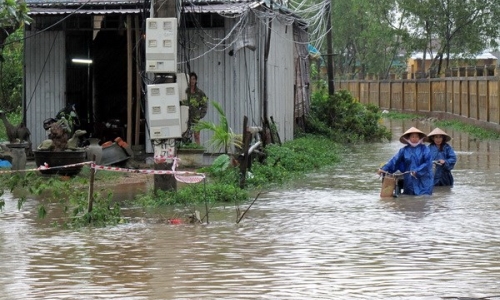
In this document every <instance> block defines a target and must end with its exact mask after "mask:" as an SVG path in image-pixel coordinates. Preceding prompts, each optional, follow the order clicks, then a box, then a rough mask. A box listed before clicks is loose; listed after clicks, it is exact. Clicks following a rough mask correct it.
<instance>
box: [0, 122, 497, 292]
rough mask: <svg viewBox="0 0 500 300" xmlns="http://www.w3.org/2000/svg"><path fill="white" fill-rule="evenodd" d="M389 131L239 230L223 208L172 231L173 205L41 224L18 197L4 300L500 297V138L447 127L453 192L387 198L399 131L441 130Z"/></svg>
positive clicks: (1, 228)
mask: <svg viewBox="0 0 500 300" xmlns="http://www.w3.org/2000/svg"><path fill="white" fill-rule="evenodd" d="M387 125H388V126H390V127H391V128H392V130H393V133H394V137H395V139H394V141H393V142H391V143H378V144H370V145H360V146H357V147H355V148H353V149H351V150H350V151H349V154H348V155H347V154H346V157H345V161H344V162H343V163H342V164H341V165H338V166H335V167H332V168H330V169H327V170H323V171H321V172H317V173H313V174H308V175H307V176H306V177H305V178H304V179H302V180H300V181H297V182H295V183H294V184H293V188H283V189H280V190H274V191H269V192H268V193H265V194H263V195H262V196H261V197H260V198H259V200H257V202H256V203H255V204H254V206H252V209H251V210H250V211H249V212H248V214H247V216H246V217H245V219H244V220H243V222H242V223H240V224H235V219H236V214H235V209H234V207H233V206H232V205H228V204H226V205H219V206H214V207H213V208H212V210H211V215H210V219H211V220H212V222H211V223H210V224H209V225H189V224H183V225H169V224H166V223H165V222H162V221H161V218H159V217H158V215H160V216H161V215H162V214H164V215H168V213H169V212H168V211H164V212H163V211H158V212H157V214H156V215H155V216H154V220H153V221H151V219H148V217H149V216H150V214H148V213H147V212H145V211H143V210H141V209H128V210H127V211H126V214H127V215H130V216H131V220H133V222H132V223H130V224H124V225H121V226H117V227H113V228H104V229H83V230H81V231H76V232H75V231H64V230H60V229H55V228H52V227H50V226H49V224H46V223H43V222H40V221H39V220H38V219H37V217H36V208H37V204H38V203H37V201H36V200H33V199H28V201H27V203H26V204H25V207H24V209H23V210H22V211H19V210H17V200H16V199H13V197H12V195H10V194H7V197H5V201H6V206H5V208H4V210H3V211H2V212H1V213H0V265H1V266H2V268H1V269H0V275H1V276H0V299H442V298H443V297H476V298H477V297H486V296H493V295H498V294H499V290H500V287H499V281H498V278H500V263H499V261H500V238H499V237H498V234H497V224H498V223H500V202H498V201H497V194H498V192H499V186H500V185H499V182H498V181H499V180H500V179H498V178H499V176H496V175H497V174H498V173H499V172H500V167H499V161H498V160H499V148H500V146H499V143H498V142H497V141H484V142H479V141H475V140H473V139H471V138H470V137H469V136H467V135H466V134H464V133H460V132H454V131H451V130H446V131H447V132H449V133H450V135H451V136H452V137H453V140H452V145H453V147H454V148H455V150H456V152H457V155H458V157H459V161H458V163H457V166H456V170H455V171H454V176H455V183H456V185H455V186H454V187H453V188H451V189H450V188H446V187H440V188H437V189H436V190H435V191H434V194H433V195H432V196H429V197H426V196H422V197H411V196H405V195H403V196H401V197H399V198H390V199H381V198H380V197H379V192H380V186H381V181H380V178H378V176H376V175H375V171H376V169H377V168H378V167H379V166H380V164H381V163H384V162H385V161H387V160H388V159H389V158H390V157H391V156H392V155H394V153H395V152H396V151H397V150H398V149H399V148H401V146H402V144H400V143H399V141H398V139H397V138H396V137H399V136H400V135H401V134H402V133H403V132H404V131H406V129H408V128H409V127H411V126H416V127H418V128H419V129H421V130H422V131H425V132H429V131H430V130H431V129H432V128H431V125H430V124H427V123H419V122H417V121H404V122H403V121H388V123H387ZM136 188H137V189H140V188H141V187H136ZM121 190H122V191H123V190H124V189H121ZM133 193H134V189H129V190H127V191H125V192H124V193H123V194H119V196H117V197H118V198H121V197H129V196H130V194H133ZM242 207H246V204H245V205H242ZM174 212H175V211H174ZM179 213H180V212H179ZM490 299H494V297H490ZM497 299H500V297H497Z"/></svg>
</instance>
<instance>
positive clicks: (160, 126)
mask: <svg viewBox="0 0 500 300" xmlns="http://www.w3.org/2000/svg"><path fill="white" fill-rule="evenodd" d="M147 93H148V94H147V107H148V117H149V118H148V119H149V120H148V125H149V135H150V138H151V139H175V138H181V137H182V131H181V109H180V104H179V86H178V84H177V83H163V84H151V85H148V86H147Z"/></svg>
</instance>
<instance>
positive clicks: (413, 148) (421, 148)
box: [377, 127, 434, 195]
mask: <svg viewBox="0 0 500 300" xmlns="http://www.w3.org/2000/svg"><path fill="white" fill-rule="evenodd" d="M426 137H427V136H426V135H425V133H423V132H422V131H420V130H419V129H417V128H415V127H412V128H410V129H408V130H407V131H406V132H405V133H404V134H403V135H402V136H401V137H400V138H399V141H400V142H401V143H403V144H405V145H406V146H404V147H403V148H401V149H399V151H398V153H396V155H394V156H393V157H392V158H391V159H390V160H389V161H388V162H387V163H386V164H385V165H384V166H383V167H381V168H380V169H378V171H377V174H378V175H381V174H382V173H395V172H396V171H398V170H399V171H401V172H402V173H405V172H408V173H406V174H405V175H404V185H403V194H406V195H432V189H433V187H434V184H433V183H434V182H433V179H434V176H433V173H432V158H431V152H430V150H429V148H428V147H427V146H426V145H425V144H424V141H425V139H426Z"/></svg>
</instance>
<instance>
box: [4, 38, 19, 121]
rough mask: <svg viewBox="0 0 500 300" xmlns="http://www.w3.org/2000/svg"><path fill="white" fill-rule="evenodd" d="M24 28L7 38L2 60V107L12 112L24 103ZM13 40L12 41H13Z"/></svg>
mask: <svg viewBox="0 0 500 300" xmlns="http://www.w3.org/2000/svg"><path fill="white" fill-rule="evenodd" d="M22 37H23V30H22V29H18V30H17V31H15V32H14V33H13V34H11V35H10V36H9V37H8V38H7V40H6V41H7V43H6V46H5V47H4V49H3V57H4V58H5V60H4V61H0V107H1V108H2V110H4V111H7V112H12V111H14V110H15V109H17V108H18V107H20V106H21V104H22V90H23V43H22ZM11 41H12V42H11Z"/></svg>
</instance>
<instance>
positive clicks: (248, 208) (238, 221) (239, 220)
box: [236, 192, 262, 224]
mask: <svg viewBox="0 0 500 300" xmlns="http://www.w3.org/2000/svg"><path fill="white" fill-rule="evenodd" d="M260 194H262V192H259V193H258V194H257V196H255V199H253V201H252V203H250V205H249V206H248V207H247V209H246V210H245V211H244V212H243V214H242V215H241V217H240V218H239V219H238V220H237V221H236V224H239V223H240V222H241V220H243V217H245V214H246V213H247V211H249V210H250V207H252V205H253V204H254V203H255V201H257V199H258V198H259V196H260Z"/></svg>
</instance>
